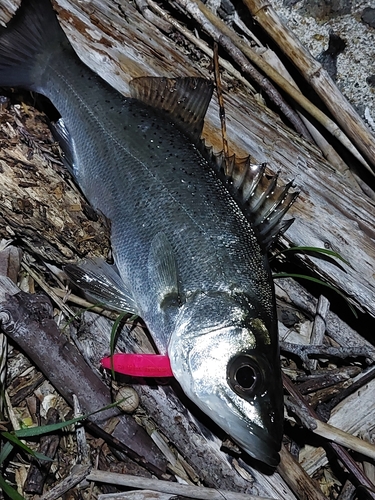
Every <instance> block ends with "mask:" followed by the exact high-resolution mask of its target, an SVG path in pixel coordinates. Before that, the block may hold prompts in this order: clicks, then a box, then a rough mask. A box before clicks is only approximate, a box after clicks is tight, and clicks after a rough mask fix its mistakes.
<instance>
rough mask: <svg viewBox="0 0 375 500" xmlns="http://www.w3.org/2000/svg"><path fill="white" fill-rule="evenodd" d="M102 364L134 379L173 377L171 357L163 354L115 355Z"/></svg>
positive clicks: (104, 360)
mask: <svg viewBox="0 0 375 500" xmlns="http://www.w3.org/2000/svg"><path fill="white" fill-rule="evenodd" d="M101 364H102V367H103V368H107V369H109V370H111V369H112V368H113V369H114V371H115V372H117V373H122V374H123V375H130V376H132V377H157V378H160V377H173V373H172V369H171V364H170V361H169V357H168V356H162V355H161V354H124V353H120V354H114V355H113V356H108V357H107V358H103V359H102V360H101Z"/></svg>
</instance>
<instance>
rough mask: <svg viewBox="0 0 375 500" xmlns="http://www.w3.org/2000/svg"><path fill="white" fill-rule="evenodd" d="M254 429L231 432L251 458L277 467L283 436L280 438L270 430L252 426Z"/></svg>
mask: <svg viewBox="0 0 375 500" xmlns="http://www.w3.org/2000/svg"><path fill="white" fill-rule="evenodd" d="M252 427H253V429H252V430H251V431H250V432H249V429H246V428H244V429H242V432H240V433H239V432H238V429H237V432H234V430H233V431H232V432H231V436H232V437H233V439H234V441H235V442H236V443H237V444H238V445H239V446H240V447H241V448H242V449H243V450H244V451H245V452H246V453H247V454H248V455H250V457H251V458H254V459H255V460H257V461H260V462H263V463H265V464H267V465H269V466H270V467H274V468H275V467H277V466H278V465H279V462H280V455H279V451H280V448H281V436H280V438H279V439H276V437H273V436H271V435H270V434H269V431H267V430H265V429H262V428H261V427H258V426H257V425H253V426H252Z"/></svg>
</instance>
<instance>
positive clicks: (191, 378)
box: [168, 295, 283, 467]
mask: <svg viewBox="0 0 375 500" xmlns="http://www.w3.org/2000/svg"><path fill="white" fill-rule="evenodd" d="M240 302H241V303H240V304H238V300H236V299H235V300H233V298H232V297H225V296H224V297H210V296H208V295H205V296H200V297H198V298H196V299H195V300H193V301H191V303H190V306H189V303H188V304H186V306H185V310H184V311H182V312H181V315H180V317H179V321H178V322H177V330H176V331H175V333H174V334H173V335H172V337H171V340H170V344H169V349H168V353H169V357H170V361H171V367H172V371H173V374H174V376H175V378H176V379H177V380H178V382H179V383H180V385H181V387H182V389H183V391H184V392H185V394H186V395H187V396H188V397H189V398H190V399H191V400H192V401H193V402H194V403H195V404H196V405H197V406H198V407H199V408H200V409H201V410H202V411H203V412H205V413H206V414H207V415H208V416H209V417H210V418H211V419H212V420H213V421H214V422H215V423H216V424H218V425H219V426H220V427H221V428H222V429H223V430H224V431H225V432H226V433H227V434H229V436H231V437H232V438H233V440H234V441H235V442H236V443H237V444H239V445H240V447H241V448H242V449H243V450H245V451H246V452H247V453H248V454H249V455H250V456H251V457H253V458H255V459H256V460H259V461H261V462H263V463H266V464H267V465H269V466H271V467H276V466H277V464H278V463H279V454H278V452H279V450H280V447H281V439H282V434H283V390H282V382H281V371H280V359H279V349H278V339H277V324H275V323H276V321H275V320H273V321H272V322H271V324H270V325H268V326H267V325H266V320H265V319H262V318H261V317H260V316H259V315H257V311H256V309H255V308H251V307H250V308H249V307H248V305H247V302H246V301H240ZM275 329H276V330H275Z"/></svg>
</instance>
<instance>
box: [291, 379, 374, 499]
mask: <svg viewBox="0 0 375 500" xmlns="http://www.w3.org/2000/svg"><path fill="white" fill-rule="evenodd" d="M283 384H284V387H285V389H286V390H287V391H288V392H289V394H290V395H291V396H292V397H293V398H294V399H295V400H296V401H297V402H298V403H299V405H300V406H302V407H304V409H305V410H306V411H307V412H308V414H309V415H310V416H311V417H312V418H313V419H316V420H319V416H318V415H317V414H316V413H315V411H314V410H313V409H312V408H310V406H309V405H308V404H307V403H306V401H305V399H304V397H303V396H302V395H301V394H300V393H299V391H298V389H297V388H296V387H295V386H294V385H293V384H292V382H291V381H290V379H289V377H287V376H286V375H285V374H284V373H283ZM328 446H330V447H331V448H332V450H333V451H334V452H335V454H336V456H337V457H338V458H339V459H340V460H341V462H342V463H343V464H344V466H345V467H346V468H347V469H348V471H349V472H350V473H351V474H352V475H353V476H354V477H355V479H356V481H357V482H358V483H359V484H360V485H362V486H364V487H366V488H368V490H366V491H367V493H368V494H369V495H370V497H371V498H373V499H375V492H374V493H372V492H371V491H369V490H371V489H372V490H374V491H375V485H374V484H373V483H372V482H371V481H370V480H369V478H368V477H367V476H366V475H365V474H364V472H363V471H362V470H361V469H360V468H359V467H358V464H356V462H355V461H354V460H353V459H352V457H351V456H350V455H349V453H348V452H347V451H346V450H344V448H342V446H340V445H338V444H336V443H332V442H331V443H328Z"/></svg>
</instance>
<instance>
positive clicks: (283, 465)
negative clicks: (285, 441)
mask: <svg viewBox="0 0 375 500" xmlns="http://www.w3.org/2000/svg"><path fill="white" fill-rule="evenodd" d="M277 470H278V472H279V474H280V476H281V477H282V478H283V479H284V481H285V482H286V483H287V485H288V486H289V487H290V488H291V489H292V490H293V493H294V494H295V495H296V497H297V498H298V499H299V500H327V497H326V496H325V495H323V493H322V491H321V489H320V488H319V485H318V484H317V482H316V481H315V480H314V479H313V478H311V477H310V476H309V475H308V474H307V472H306V471H305V470H304V469H303V467H302V466H301V465H300V464H299V462H297V460H296V459H295V458H294V457H293V456H292V454H291V453H290V452H289V451H288V450H287V449H286V448H285V446H282V447H281V450H280V464H279V466H278V468H277Z"/></svg>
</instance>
